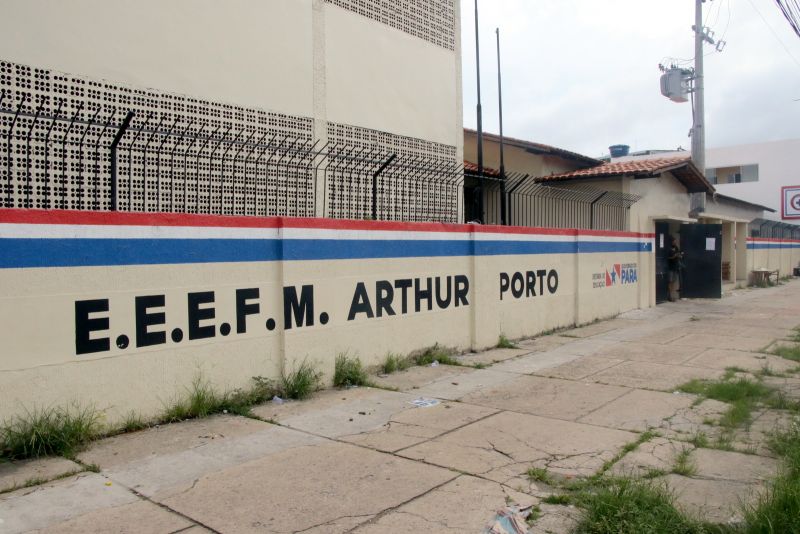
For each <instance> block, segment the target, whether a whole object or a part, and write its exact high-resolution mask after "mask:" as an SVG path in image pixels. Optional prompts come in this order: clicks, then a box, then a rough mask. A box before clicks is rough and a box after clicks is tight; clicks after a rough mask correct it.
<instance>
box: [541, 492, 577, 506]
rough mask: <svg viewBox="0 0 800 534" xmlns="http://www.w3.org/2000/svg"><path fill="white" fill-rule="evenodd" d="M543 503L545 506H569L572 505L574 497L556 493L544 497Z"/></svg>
mask: <svg viewBox="0 0 800 534" xmlns="http://www.w3.org/2000/svg"><path fill="white" fill-rule="evenodd" d="M542 502H543V503H544V504H558V505H561V506H567V505H569V504H572V496H571V495H567V494H566V493H554V494H552V495H548V496H546V497H543V498H542Z"/></svg>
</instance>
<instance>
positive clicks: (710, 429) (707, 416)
mask: <svg viewBox="0 0 800 534" xmlns="http://www.w3.org/2000/svg"><path fill="white" fill-rule="evenodd" d="M685 396H686V397H689V398H695V397H694V395H685ZM729 407H730V405H728V404H726V403H724V402H720V401H717V400H713V399H706V400H703V401H702V402H700V403H699V404H697V405H695V406H692V405H690V406H689V407H687V408H681V409H679V410H678V411H677V412H676V413H675V415H673V416H672V417H669V418H667V419H664V421H663V422H662V423H661V427H660V429H659V432H661V433H662V434H664V436H666V437H677V438H680V439H691V438H692V437H693V436H695V435H698V434H700V433H702V434H705V436H706V437H707V438H708V439H709V440H712V441H713V440H714V439H715V438H716V437H717V436H719V435H720V434H722V431H723V429H722V428H721V427H719V426H716V422H717V421H718V420H719V418H720V417H722V415H723V414H724V413H725V412H727V411H728V408H729ZM708 422H711V424H709V423H708Z"/></svg>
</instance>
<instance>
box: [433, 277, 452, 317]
mask: <svg viewBox="0 0 800 534" xmlns="http://www.w3.org/2000/svg"><path fill="white" fill-rule="evenodd" d="M446 280H447V281H446V282H445V288H446V289H447V296H446V297H444V298H442V279H441V277H439V276H437V277H436V305H437V306H439V308H441V309H445V308H447V307H448V306H450V300H451V299H452V298H453V291H452V290H453V277H452V276H448V277H447V278H446Z"/></svg>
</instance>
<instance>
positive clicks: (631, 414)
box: [578, 389, 694, 432]
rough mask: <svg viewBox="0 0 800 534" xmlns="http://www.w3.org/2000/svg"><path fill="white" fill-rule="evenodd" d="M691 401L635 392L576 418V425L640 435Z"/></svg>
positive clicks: (666, 395)
mask: <svg viewBox="0 0 800 534" xmlns="http://www.w3.org/2000/svg"><path fill="white" fill-rule="evenodd" d="M693 402H694V398H693V397H691V396H689V395H674V394H672V393H660V392H657V391H644V390H640V389H636V390H633V391H630V392H629V393H627V394H626V395H623V396H621V397H619V398H617V399H616V400H614V401H612V402H609V403H608V404H606V405H604V406H602V407H601V408H599V409H597V410H595V411H594V412H592V413H590V414H588V415H585V416H583V417H581V418H580V419H578V422H580V423H589V424H592V425H598V426H605V427H609V428H618V429H620V430H633V431H637V432H644V431H645V430H647V429H649V428H658V427H660V426H661V424H662V423H663V421H664V419H668V418H670V417H673V416H674V415H675V414H676V413H678V411H679V410H681V409H686V408H689V407H690V406H691V405H692V403H693Z"/></svg>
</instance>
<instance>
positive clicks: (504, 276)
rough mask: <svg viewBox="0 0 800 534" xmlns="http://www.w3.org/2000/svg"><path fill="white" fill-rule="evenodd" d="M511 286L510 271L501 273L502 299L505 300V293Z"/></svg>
mask: <svg viewBox="0 0 800 534" xmlns="http://www.w3.org/2000/svg"><path fill="white" fill-rule="evenodd" d="M510 287H511V279H510V278H509V277H508V273H500V300H503V293H505V292H506V291H508V288H510Z"/></svg>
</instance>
